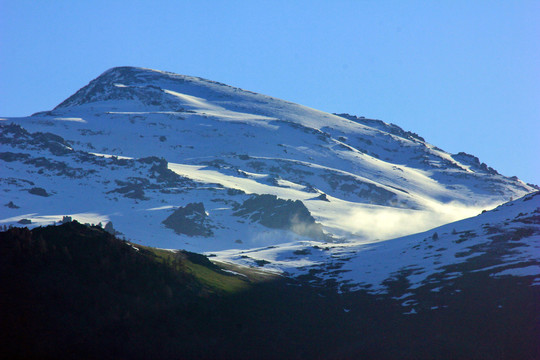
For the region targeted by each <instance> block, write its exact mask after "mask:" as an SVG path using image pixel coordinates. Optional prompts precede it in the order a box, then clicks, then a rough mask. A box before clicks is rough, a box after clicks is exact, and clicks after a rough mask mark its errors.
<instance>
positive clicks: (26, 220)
mask: <svg viewBox="0 0 540 360" xmlns="http://www.w3.org/2000/svg"><path fill="white" fill-rule="evenodd" d="M17 222H18V223H19V224H22V225H28V224H31V223H32V220H30V219H21V220H19V221H17Z"/></svg>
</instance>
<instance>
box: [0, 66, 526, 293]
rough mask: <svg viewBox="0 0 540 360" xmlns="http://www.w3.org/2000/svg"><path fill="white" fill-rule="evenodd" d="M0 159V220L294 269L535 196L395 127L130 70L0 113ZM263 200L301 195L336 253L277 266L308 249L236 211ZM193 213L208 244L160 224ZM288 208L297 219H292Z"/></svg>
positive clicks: (289, 228)
mask: <svg viewBox="0 0 540 360" xmlns="http://www.w3.org/2000/svg"><path fill="white" fill-rule="evenodd" d="M0 164H1V174H0V178H1V179H0V181H1V184H2V185H1V190H2V192H1V194H2V195H1V204H0V224H3V225H18V226H24V225H30V226H35V225H44V224H50V223H51V222H53V221H60V220H61V219H62V218H63V216H66V215H69V216H71V217H73V218H76V219H79V220H80V221H82V222H89V223H98V222H101V223H106V222H109V221H112V222H113V224H114V227H115V229H116V230H117V231H118V232H120V233H121V234H122V235H121V236H124V237H125V238H127V239H129V240H131V241H134V242H141V243H144V244H148V245H153V246H159V247H164V248H185V249H188V250H191V251H198V252H217V251H219V252H220V256H221V257H223V258H224V259H225V258H227V259H229V260H231V259H234V261H240V260H238V257H239V256H240V257H241V256H247V255H245V254H244V253H242V255H240V254H241V253H240V252H244V251H253V253H254V254H258V255H257V256H259V255H260V254H262V252H261V250H260V248H261V247H263V248H264V247H275V248H272V249H269V250H268V251H267V253H268V254H275V255H265V256H264V257H262V258H261V259H260V260H264V261H269V262H271V265H267V266H266V267H265V268H272V269H274V270H275V271H281V272H282V271H287V272H291V273H292V272H295V271H296V270H294V271H293V270H290V269H292V268H298V267H305V266H310V265H314V264H315V265H316V264H320V263H321V262H325V261H328V256H330V258H333V257H335V256H337V257H341V258H343V257H345V256H346V255H345V254H347V253H348V252H352V253H354V254H358V256H359V259H360V255H361V254H364V253H366V254H367V250H366V247H370V246H373V248H374V249H378V250H377V252H381V253H382V252H383V250H382V249H386V246H389V245H388V244H394V243H396V242H399V243H403V242H405V243H408V241H409V240H403V239H402V240H400V241H394V242H381V241H383V240H388V239H392V238H395V237H398V236H405V235H410V234H414V233H418V232H422V231H426V230H429V229H431V228H434V227H436V226H440V225H443V224H447V223H449V222H452V221H456V220H460V219H464V218H467V217H471V216H475V215H477V214H479V213H480V212H481V211H482V210H484V209H492V208H494V207H496V206H498V205H500V204H502V203H505V202H507V201H509V200H511V199H516V198H519V197H521V196H524V195H526V194H529V193H531V192H532V191H535V190H536V188H535V187H534V186H532V185H528V184H525V183H523V182H522V181H520V180H519V179H517V178H515V177H512V178H509V177H505V176H503V175H500V174H498V173H497V172H496V171H495V170H494V169H492V168H490V167H488V166H487V165H485V164H483V163H481V162H480V161H479V160H478V159H477V158H476V157H474V156H472V155H468V154H464V153H459V154H449V153H446V152H444V151H443V150H442V149H439V148H437V147H436V146H433V145H431V144H429V143H427V142H426V141H425V140H424V139H423V138H421V137H420V136H418V135H417V134H414V133H412V132H408V131H405V130H403V129H401V128H400V127H398V126H397V125H393V124H387V123H384V122H382V121H380V120H373V119H365V118H362V117H356V116H351V115H347V114H341V115H339V116H338V115H335V114H328V113H324V112H321V111H318V110H315V109H311V108H307V107H305V106H302V105H298V104H293V103H290V102H287V101H284V100H280V99H276V98H272V97H269V96H265V95H261V94H256V93H253V92H249V91H245V90H242V89H238V88H233V87H230V86H227V85H225V84H221V83H217V82H213V81H209V80H205V79H201V78H196V77H190V76H183V75H177V74H172V73H168V72H162V71H157V70H150V69H142V68H133V67H118V68H113V69H110V70H108V71H106V72H105V73H103V74H102V75H100V76H99V77H98V78H96V79H95V80H93V81H91V82H90V83H89V84H88V85H87V86H85V87H83V88H82V89H80V90H79V91H78V92H76V93H75V94H74V95H72V96H71V97H70V98H68V99H66V100H65V101H64V102H62V103H61V104H60V105H58V106H57V107H56V108H55V109H53V110H51V111H45V112H40V113H37V114H34V115H32V116H29V117H24V118H7V119H2V120H1V121H0ZM262 194H272V195H276V196H277V198H279V199H290V200H295V201H296V200H299V201H301V202H302V204H303V205H302V206H304V205H305V207H306V208H307V210H309V213H310V214H311V215H312V216H313V218H314V219H315V221H317V223H318V224H320V225H321V226H322V229H323V231H324V232H325V233H326V234H327V237H328V239H327V240H328V241H327V242H328V243H330V244H340V245H339V246H337V245H336V246H337V247H336V246H332V247H331V249H332V250H331V251H329V252H324V253H323V252H314V253H317V254H318V253H320V256H319V257H317V256H316V257H313V256H307V255H306V256H296V257H295V259H294V261H293V262H290V261H289V260H288V259H285V260H284V258H283V257H284V256H289V255H284V254H288V253H289V252H290V251H289V250H291V251H293V252H294V251H300V252H299V254H300V255H301V254H302V253H303V251H304V250H303V249H304V248H305V246H304V245H301V246H300V245H298V244H299V242H300V243H302V244H304V243H305V244H313V242H314V241H315V239H312V238H309V236H306V235H305V234H306V233H305V232H302V231H299V230H298V229H299V228H300V227H302V226H307V225H306V224H304V223H295V222H294V221H289V222H286V225H283V224H281V225H279V226H281V227H279V226H278V225H276V227H274V228H271V227H270V228H269V227H268V226H265V225H263V224H261V222H260V221H259V220H257V219H260V218H261V216H263V215H264V214H262V213H260V211H262V210H260V209H259V210H253V213H252V214H251V215H249V216H239V215H238V211H239V209H240V208H241V207H242V206H243V204H246V201H248V200H249V199H254V198H255V199H259V198H257V196H259V195H262ZM194 203H202V204H203V205H204V209H205V215H204V216H203V217H204V219H202V220H201V221H203V222H204V224H205V226H207V227H208V229H209V233H212V234H213V236H211V237H201V236H188V235H186V234H182V233H181V232H180V233H178V232H175V231H173V230H172V229H170V228H167V227H166V226H165V225H164V224H163V223H162V222H163V220H165V219H166V218H167V217H168V216H170V215H171V214H172V213H173V212H174V211H175V209H178V208H184V207H186V206H187V205H188V204H194ZM287 204H288V205H284V203H282V202H279V201H275V202H274V203H272V204H271V205H269V206H274V207H276V208H275V209H273V210H272V209H269V210H268V209H267V210H268V211H274V213H275V214H278V213H279V208H280V206H289V205H290V203H287ZM297 205H298V204H297ZM291 206H292V205H291ZM295 206H296V205H295ZM265 211H266V210H265ZM288 211H292V213H291V217H294V216H295V215H296V214H295V213H294V212H295V211H300V210H299V208H295V207H294V206H292V207H290V208H289V210H288ZM261 214H262V215H261ZM276 216H277V215H276ZM19 222H22V223H23V224H20V223H19ZM28 222H30V224H24V223H28ZM439 235H440V237H441V238H442V237H443V236H442V233H440V234H439ZM405 239H408V238H405ZM317 242H318V243H321V242H323V241H321V240H320V239H319V240H317ZM362 244H364V245H362ZM366 244H368V245H366ZM370 244H371V245H370ZM298 246H300V248H299V247H298ZM306 246H308V245H306ZM309 246H311V245H309ZM317 246H318V245H317ZM324 246H325V247H327V246H329V245H324ZM276 249H277V250H276ZM270 250H274V251H270ZM396 251H397V250H396ZM312 255H313V254H312ZM261 256H262V255H261ZM244 259H247V258H244ZM291 261H292V260H291ZM365 263H367V262H364V261H359V262H355V261H353V260H351V262H350V263H349V265H350V266H357V268H354V267H353V268H350V269H349V268H347V273H349V272H350V273H358V272H363V271H365V270H366V269H364V268H362V266H364V265H358V264H365ZM354 264H357V265H354ZM286 269H288V270H286ZM348 270H351V271H348ZM394 270H395V269H394ZM529 270H530V271H533V272H534V271H535V268H529ZM339 279H341V281H343V282H344V283H345V282H347V281H349V280H352V279H348V278H347V277H340V278H339ZM366 283H369V284H371V285H373V286H374V284H375V283H377V281H368V282H366Z"/></svg>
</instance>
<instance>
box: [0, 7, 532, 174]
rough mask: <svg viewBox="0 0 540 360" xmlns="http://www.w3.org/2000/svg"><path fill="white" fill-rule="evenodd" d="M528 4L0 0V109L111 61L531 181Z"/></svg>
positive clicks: (15, 107)
mask: <svg viewBox="0 0 540 360" xmlns="http://www.w3.org/2000/svg"><path fill="white" fill-rule="evenodd" d="M539 18H540V1H519V0H516V1H497V0H491V1H477V0H475V1H456V0H448V1H381V0H373V1H360V0H358V1H335V0H334V1H330V0H328V1H294V0H289V1H276V0H273V1H248V0H246V1H231V0H228V1H202V0H198V1H159V0H156V1H114V0H107V1H101V0H98V1H71V0H66V1H62V0H56V1H52V0H51V1H35V0H32V1H28V0H12V1H8V0H0V116H25V115H29V114H31V113H34V112H36V111H41V110H48V109H51V108H53V107H54V106H55V105H57V104H59V103H60V102H61V101H62V100H64V99H65V98H67V97H68V96H69V95H71V94H72V93H74V92H75V91H76V90H78V89H79V88H80V87H82V86H84V85H86V84H87V83H88V82H89V81H90V80H91V79H93V78H95V77H96V76H98V75H99V74H101V73H102V72H103V71H105V70H106V69H108V68H111V67H113V66H120V65H133V66H142V67H148V68H154V69H160V70H167V71H172V72H176V73H180V74H186V75H194V76H201V77H204V78H208V79H211V80H216V81H220V82H224V83H227V84H229V85H234V86H238V87H241V88H244V89H247V90H252V91H255V92H259V93H263V94H267V95H271V96H275V97H278V98H282V99H286V100H289V101H292V102H296V103H300V104H303V105H307V106H310V107H314V108H317V109H320V110H324V111H328V112H348V113H351V114H355V115H359V116H366V117H372V118H378V119H381V120H384V121H386V122H392V123H395V124H398V125H400V126H401V127H403V128H404V129H406V130H411V131H414V132H416V133H418V134H420V135H421V136H423V137H425V138H426V140H427V141H429V142H431V143H432V144H434V145H437V146H439V147H441V148H443V149H444V150H446V151H449V152H452V153H456V152H459V151H465V152H468V153H472V154H474V155H476V156H478V157H479V158H480V160H481V161H483V162H486V163H487V164H488V165H490V166H492V167H494V168H495V169H497V170H499V171H500V172H501V173H503V174H504V175H508V176H510V175H517V176H518V177H519V178H521V179H523V180H524V181H526V182H532V183H536V184H540V161H539V160H538V159H539V158H540V21H538V19H539Z"/></svg>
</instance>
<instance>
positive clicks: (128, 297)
mask: <svg viewBox="0 0 540 360" xmlns="http://www.w3.org/2000/svg"><path fill="white" fill-rule="evenodd" d="M231 270H234V272H235V273H234V274H232V273H231V272H230V271H231ZM309 281H310V279H309V277H307V278H306V279H305V281H302V282H299V281H293V280H290V279H286V278H280V277H271V276H268V275H263V274H261V273H258V272H256V270H254V269H250V268H242V267H234V268H232V269H231V268H230V269H229V271H228V272H226V271H224V270H222V269H221V268H220V267H218V266H217V265H215V264H213V263H211V262H210V261H209V260H208V259H207V258H206V257H204V256H201V255H198V254H194V253H188V252H176V253H174V252H170V251H164V250H158V249H152V248H147V247H142V246H139V245H134V244H130V243H127V242H125V241H122V240H119V239H117V238H115V237H114V236H113V235H111V234H109V233H107V232H106V231H104V230H103V229H101V228H100V227H89V226H85V225H81V224H79V223H77V222H71V223H66V224H63V225H61V226H49V227H46V228H36V229H33V230H28V229H25V228H23V229H21V228H12V229H9V230H8V231H6V232H3V233H0V315H1V319H2V321H1V325H0V327H1V328H0V331H1V332H0V349H2V350H1V352H2V355H3V356H4V357H5V358H41V359H44V358H100V359H103V358H115V359H118V358H126V359H137V358H140V359H143V358H144V359H147V358H168V359H283V358H287V359H314V358H315V359H316V358H320V359H349V358H355V359H428V358H438V359H455V358H469V359H537V358H539V356H540V351H539V345H538V343H537V340H538V335H539V334H540V332H539V314H540V311H539V305H538V299H540V291H539V287H538V286H529V284H525V283H522V282H520V280H519V279H515V278H511V277H507V278H500V279H494V278H491V277H489V276H488V275H483V274H482V273H476V274H475V275H471V276H468V277H463V278H461V279H460V280H459V284H458V285H459V288H460V292H459V293H457V292H456V293H453V294H451V292H449V293H446V294H445V299H438V298H437V297H441V294H436V293H433V292H429V291H428V292H426V293H425V294H423V297H424V298H423V299H419V301H420V302H425V303H433V302H437V301H439V302H441V303H443V302H444V304H445V306H443V307H440V308H438V309H437V310H433V309H430V308H427V309H425V310H420V311H419V312H418V313H416V314H406V313H404V308H403V306H402V305H401V302H400V301H399V299H395V298H392V297H391V296H390V295H370V294H368V293H365V292H362V291H358V292H350V293H342V294H338V292H337V291H336V289H335V288H333V287H332V285H331V284H326V285H325V286H320V285H319V286H315V285H309ZM396 286H399V284H398V283H396ZM420 293H421V292H420Z"/></svg>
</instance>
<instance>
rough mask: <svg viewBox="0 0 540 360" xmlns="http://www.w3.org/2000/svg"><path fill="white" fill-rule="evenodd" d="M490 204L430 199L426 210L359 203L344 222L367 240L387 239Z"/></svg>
mask: <svg viewBox="0 0 540 360" xmlns="http://www.w3.org/2000/svg"><path fill="white" fill-rule="evenodd" d="M496 205H497V204H491V205H489V206H483V207H479V206H467V205H464V204H462V203H459V202H451V203H447V204H442V203H436V202H431V203H430V204H429V206H428V209H427V210H410V209H397V208H388V207H382V206H375V205H362V206H359V207H358V208H356V209H354V210H352V211H351V213H350V214H349V215H348V216H346V217H344V219H343V225H345V226H347V227H348V228H350V229H351V230H352V232H353V233H354V234H355V235H357V236H359V237H361V238H362V240H367V241H368V242H376V241H382V240H388V239H392V238H397V237H401V236H405V235H410V234H414V233H419V232H423V231H426V230H429V229H432V228H435V227H438V226H441V225H444V224H447V223H451V222H454V221H458V220H462V219H465V218H469V217H472V216H475V215H478V214H480V213H481V212H482V210H486V209H491V208H493V207H495V206H496Z"/></svg>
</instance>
